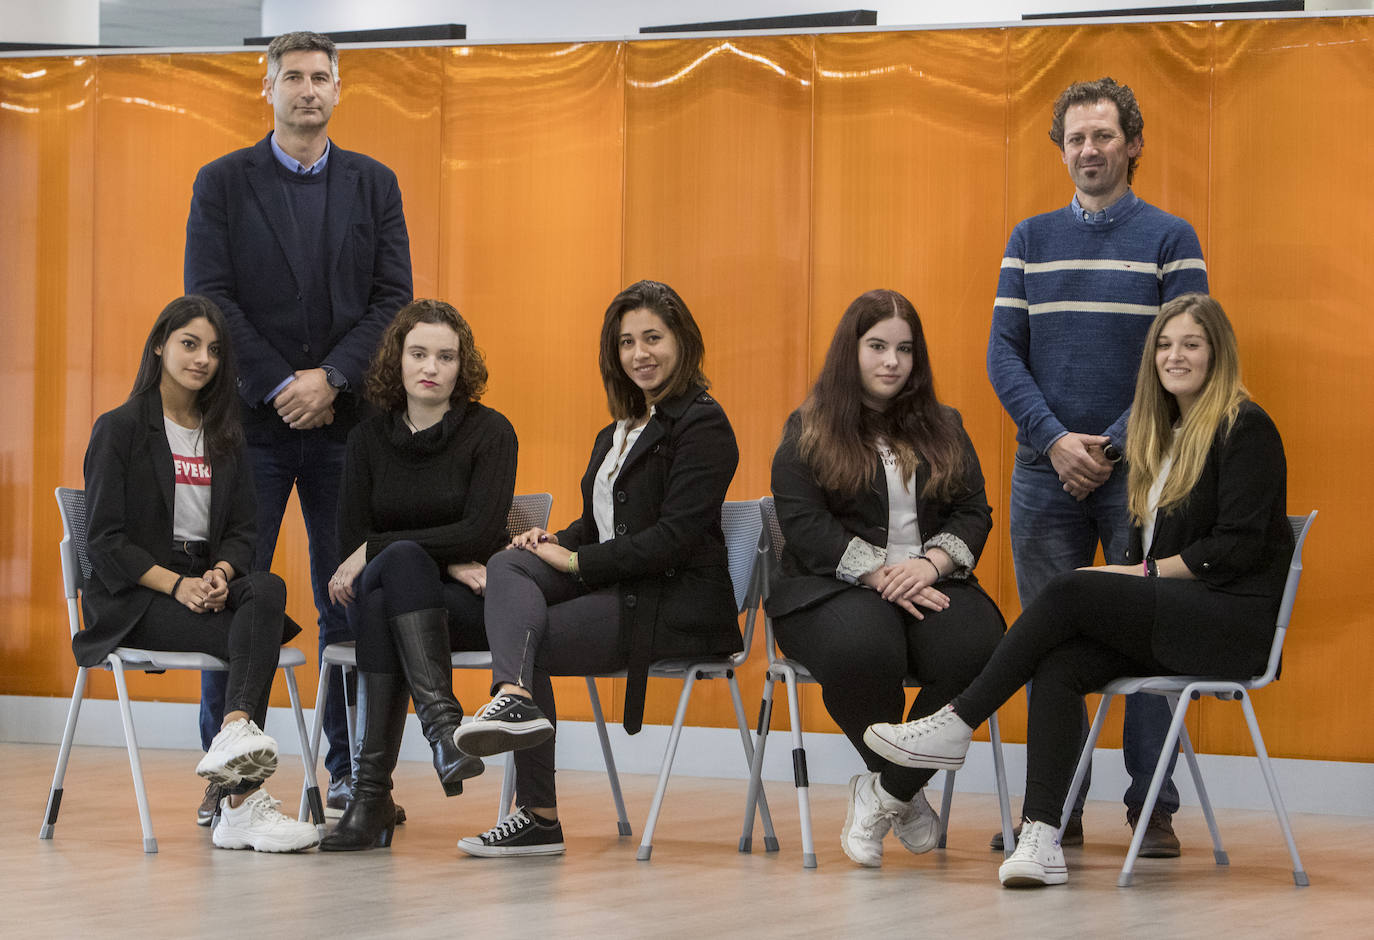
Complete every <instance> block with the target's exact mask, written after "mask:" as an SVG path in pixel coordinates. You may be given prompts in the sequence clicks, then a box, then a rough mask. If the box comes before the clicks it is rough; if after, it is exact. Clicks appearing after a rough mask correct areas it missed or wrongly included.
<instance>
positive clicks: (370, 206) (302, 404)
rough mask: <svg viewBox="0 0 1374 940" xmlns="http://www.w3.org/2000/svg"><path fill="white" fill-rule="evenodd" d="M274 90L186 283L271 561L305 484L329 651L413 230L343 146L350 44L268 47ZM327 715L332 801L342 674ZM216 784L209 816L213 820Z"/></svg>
mask: <svg viewBox="0 0 1374 940" xmlns="http://www.w3.org/2000/svg"><path fill="white" fill-rule="evenodd" d="M262 87H263V94H264V96H265V97H266V98H267V102H268V104H270V105H271V106H272V112H273V115H274V118H275V120H274V125H273V130H272V133H270V134H268V135H267V137H266V138H265V139H263V140H261V141H259V142H258V143H257V144H256V145H255V146H252V147H248V148H245V149H243V150H236V151H234V152H233V153H230V154H227V155H226V156H223V157H221V158H219V159H218V160H215V161H214V162H212V163H209V164H207V165H206V166H204V167H202V168H201V171H200V173H199V174H198V175H197V177H196V182H195V187H194V189H193V191H192V196H191V212H190V216H189V218H188V219H187V221H186V268H185V281H186V290H187V291H188V292H191V293H198V294H204V295H206V296H208V297H210V298H211V299H213V300H214V301H215V303H216V304H218V305H219V307H220V309H221V310H223V311H224V314H225V317H226V319H227V320H228V324H229V332H230V334H231V335H232V337H233V342H234V348H235V350H236V351H237V353H238V366H239V369H238V373H239V379H238V392H239V399H240V404H241V406H242V413H243V426H244V432H245V435H246V437H247V440H248V455H249V461H250V463H251V466H252V469H253V476H254V481H255V488H256V490H257V500H258V510H257V513H258V518H257V528H258V545H257V559H256V567H258V568H259V569H263V570H265V569H268V568H270V567H271V564H272V555H273V552H274V551H275V549H276V544H277V533H278V530H279V529H280V527H281V521H282V516H283V514H284V513H285V511H286V503H287V500H288V499H289V498H290V495H291V490H292V487H295V489H296V492H297V495H298V496H299V498H300V504H301V512H302V514H303V515H304V517H305V526H306V532H307V535H308V537H309V540H310V581H311V585H312V587H313V589H314V594H315V607H316V609H317V610H318V611H319V643H320V649H324V647H325V646H326V645H327V644H329V643H333V642H338V641H340V640H346V639H351V638H352V637H351V635H350V632H349V628H348V623H347V620H346V619H345V617H344V614H343V611H342V610H341V609H340V608H338V607H337V606H335V605H334V604H332V603H330V600H329V594H328V582H329V578H330V576H331V575H332V574H333V573H334V571H335V569H337V568H338V566H339V545H338V538H337V535H336V532H335V520H336V515H337V511H338V495H339V481H340V478H341V476H342V473H343V463H344V447H345V440H346V438H347V437H348V432H349V430H350V429H352V427H353V426H354V425H355V424H356V423H357V421H358V417H359V414H358V412H359V409H360V407H361V398H360V396H361V393H362V388H363V372H364V370H365V369H366V368H367V365H368V362H369V360H370V359H371V356H372V353H373V350H374V349H375V348H376V346H377V342H378V339H379V338H380V337H381V334H382V331H383V330H384V329H385V328H386V326H387V324H388V323H389V322H390V321H391V318H392V315H393V314H395V312H396V311H397V310H398V309H400V307H401V306H403V305H404V304H406V303H408V302H409V301H410V299H411V278H410V242H409V238H408V237H407V235H406V223H405V214H404V212H403V211H402V208H401V191H400V187H399V186H398V184H397V182H396V174H395V173H393V172H392V171H391V170H389V169H387V168H386V167H385V166H383V165H382V164H380V163H378V162H377V161H376V160H373V159H371V158H370V157H366V156H364V155H362V154H359V153H352V152H350V151H347V150H344V149H342V148H340V147H337V146H334V144H333V143H332V142H331V141H330V140H329V136H328V134H327V133H326V131H327V128H328V126H329V118H330V115H331V114H332V113H333V110H334V106H335V105H336V104H337V103H338V101H339V89H340V81H339V55H338V52H337V50H336V49H335V47H334V43H333V42H331V41H330V40H329V38H328V37H326V36H321V35H319V34H318V33H307V32H299V33H287V34H285V35H282V36H278V37H277V38H276V39H274V40H273V41H272V44H271V45H270V46H268V49H267V75H266V77H265V78H264V79H263V83H262ZM332 681H333V682H334V688H332V689H331V694H330V696H329V704H328V706H327V707H326V711H325V715H324V730H325V734H326V736H327V737H328V738H329V749H328V752H327V754H326V756H325V766H326V767H327V768H328V769H329V777H330V782H329V803H330V804H331V808H332V809H341V808H342V806H343V804H344V803H345V802H346V801H347V799H348V795H349V789H350V780H351V772H350V767H349V751H348V728H347V721H346V718H345V711H344V696H343V690H342V687H341V684H340V683H339V680H338V678H337V673H336V674H335V677H334V679H333V680H332ZM223 700H224V690H223V679H222V677H221V674H220V673H204V674H203V675H202V680H201V720H200V727H201V739H202V743H203V744H204V743H206V742H208V741H209V740H210V737H209V736H207V734H209V735H210V736H212V735H213V731H212V729H218V728H219V724H220V718H219V715H218V714H217V713H218V712H219V711H220V710H221V709H222V708H223ZM213 796H214V794H212V793H210V792H208V791H207V794H206V797H207V798H206V800H205V801H204V802H202V804H201V812H200V814H198V820H197V821H198V822H200V823H201V825H206V824H208V822H209V820H210V816H211V815H213V803H212V801H211V799H212V797H213Z"/></svg>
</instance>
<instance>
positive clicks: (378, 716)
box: [320, 670, 410, 852]
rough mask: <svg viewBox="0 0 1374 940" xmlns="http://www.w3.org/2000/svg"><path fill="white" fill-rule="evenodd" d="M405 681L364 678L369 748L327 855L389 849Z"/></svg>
mask: <svg viewBox="0 0 1374 940" xmlns="http://www.w3.org/2000/svg"><path fill="white" fill-rule="evenodd" d="M409 699H410V696H409V695H408V694H407V692H406V686H405V680H404V679H403V678H402V677H401V676H398V675H393V674H391V673H385V672H362V671H361V670H360V671H359V673H358V702H359V711H360V712H361V714H362V724H363V743H362V745H361V746H360V747H359V748H358V765H357V766H358V769H357V773H356V775H355V776H354V779H353V799H352V800H350V801H349V804H348V809H346V810H344V814H343V818H342V819H340V820H339V824H338V825H337V826H335V827H334V830H333V831H332V832H330V833H329V835H327V836H325V837H324V839H323V840H321V842H320V850H321V851H324V852H356V851H359V850H360V849H370V848H373V847H376V848H385V847H386V846H388V845H390V844H391V835H392V832H393V831H394V830H395V828H396V804H395V803H394V802H392V799H391V772H392V771H393V770H395V769H396V758H397V755H399V754H400V751H401V735H402V734H403V733H404V732H405V726H406V703H407V702H408V701H409Z"/></svg>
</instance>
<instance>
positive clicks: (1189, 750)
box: [1170, 696, 1231, 865]
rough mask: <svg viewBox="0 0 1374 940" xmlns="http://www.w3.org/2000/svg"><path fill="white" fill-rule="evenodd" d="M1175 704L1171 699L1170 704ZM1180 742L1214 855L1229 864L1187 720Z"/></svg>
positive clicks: (1181, 731)
mask: <svg viewBox="0 0 1374 940" xmlns="http://www.w3.org/2000/svg"><path fill="white" fill-rule="evenodd" d="M1174 698H1177V696H1175V697H1174ZM1173 704H1174V703H1173V702H1172V701H1171V702H1170V705H1173ZM1178 742H1179V744H1180V746H1182V748H1183V758H1184V760H1186V761H1187V762H1188V771H1189V773H1191V774H1192V775H1193V786H1194V788H1196V790H1197V798H1198V802H1199V803H1201V804H1202V815H1203V817H1204V818H1205V819H1206V820H1207V829H1208V830H1209V831H1210V832H1211V833H1212V857H1213V858H1215V859H1216V861H1217V864H1218V865H1229V864H1231V860H1230V858H1228V857H1227V855H1226V849H1225V848H1224V847H1223V846H1222V844H1221V830H1220V829H1219V828H1217V817H1216V814H1214V813H1213V812H1212V801H1211V800H1210V799H1209V798H1208V796H1207V785H1206V784H1204V783H1203V782H1202V768H1201V767H1199V766H1198V763H1197V755H1196V754H1194V753H1193V742H1192V739H1191V738H1189V737H1188V725H1187V723H1186V722H1185V723H1184V725H1183V727H1181V728H1179V729H1178Z"/></svg>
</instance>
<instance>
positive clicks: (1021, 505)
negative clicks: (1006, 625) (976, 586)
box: [1009, 444, 1178, 814]
mask: <svg viewBox="0 0 1374 940" xmlns="http://www.w3.org/2000/svg"><path fill="white" fill-rule="evenodd" d="M1009 515H1010V524H1011V554H1012V561H1013V563H1014V564H1015V566H1016V592H1017V594H1018V595H1019V596H1020V598H1021V608H1022V609H1023V610H1024V609H1025V608H1027V607H1029V606H1030V603H1031V601H1033V600H1035V598H1036V596H1037V595H1038V594H1039V593H1040V592H1041V591H1042V590H1044V588H1045V586H1046V585H1047V584H1049V583H1050V581H1051V580H1052V579H1053V578H1054V577H1055V575H1058V574H1061V573H1063V572H1065V571H1072V570H1073V569H1074V568H1081V567H1083V566H1084V565H1091V564H1092V563H1093V554H1094V552H1095V551H1096V549H1097V544H1098V542H1101V543H1102V555H1103V557H1104V558H1105V559H1106V561H1107V563H1108V564H1114V565H1119V564H1123V563H1124V562H1125V556H1126V548H1127V545H1128V540H1129V539H1130V532H1131V524H1130V519H1129V516H1128V515H1127V512H1126V468H1125V467H1117V468H1116V469H1115V470H1114V471H1113V472H1112V475H1111V476H1110V477H1109V478H1108V479H1107V482H1106V483H1104V484H1102V485H1101V486H1100V487H1098V488H1097V489H1096V490H1094V491H1093V492H1092V493H1090V494H1088V497H1087V499H1084V500H1083V501H1082V502H1079V501H1078V500H1076V499H1074V498H1073V497H1072V496H1070V495H1069V494H1068V493H1066V492H1064V484H1062V483H1061V482H1059V475H1058V474H1057V473H1055V471H1054V466H1053V464H1051V463H1050V458H1049V457H1045V456H1036V454H1035V452H1034V451H1033V450H1032V449H1031V448H1030V447H1027V446H1026V445H1024V444H1020V445H1018V446H1017V448H1016V463H1015V465H1014V467H1013V468H1012V472H1011V512H1010V514H1009ZM1031 694H1033V693H1031ZM1171 717H1172V716H1171V714H1170V712H1169V706H1168V703H1167V702H1165V700H1164V699H1163V698H1162V697H1160V696H1158V695H1128V696H1126V719H1125V725H1124V729H1123V733H1122V744H1121V751H1122V755H1123V757H1124V758H1125V763H1126V773H1128V774H1130V776H1131V784H1130V786H1129V787H1128V788H1127V790H1126V795H1125V797H1124V798H1123V802H1124V803H1125V804H1126V805H1127V806H1141V805H1143V804H1144V802H1145V795H1146V793H1147V792H1148V791H1149V789H1150V778H1151V777H1152V776H1154V771H1155V762H1156V761H1158V760H1159V752H1160V750H1161V749H1162V748H1163V747H1164V739H1165V737H1166V736H1167V735H1168V733H1169V722H1170V719H1171ZM1082 733H1083V737H1084V738H1085V739H1086V738H1087V733H1088V713H1087V709H1086V707H1085V708H1084V710H1083V732H1082ZM1177 762H1178V754H1177V752H1175V754H1174V756H1173V758H1172V759H1171V760H1170V762H1169V772H1168V775H1167V776H1166V777H1165V779H1164V786H1163V788H1162V789H1161V790H1160V791H1159V802H1158V805H1159V808H1160V809H1162V810H1164V811H1165V812H1168V813H1171V814H1172V813H1174V812H1176V811H1177V810H1178V789H1177V788H1176V787H1175V786H1174V781H1173V774H1174V765H1175V764H1176V763H1177ZM1089 771H1090V772H1091V767H1090V768H1089ZM1091 782H1092V777H1091V773H1090V774H1089V776H1088V777H1087V778H1085V779H1084V781H1083V787H1082V789H1080V790H1079V793H1078V800H1077V802H1076V804H1075V805H1074V813H1075V814H1079V813H1082V812H1083V801H1084V799H1086V798H1087V793H1088V785H1089V784H1090V783H1091Z"/></svg>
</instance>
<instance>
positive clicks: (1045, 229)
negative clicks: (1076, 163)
mask: <svg viewBox="0 0 1374 940" xmlns="http://www.w3.org/2000/svg"><path fill="white" fill-rule="evenodd" d="M1190 291H1200V292H1203V293H1206V291H1207V266H1206V264H1204V262H1203V260H1202V246H1201V245H1200V244H1199V243H1198V238H1197V233H1195V232H1194V231H1193V227H1192V226H1191V225H1189V224H1188V223H1187V222H1186V221H1184V220H1183V219H1180V218H1178V217H1177V216H1173V215H1170V214H1169V213H1167V212H1164V211H1162V210H1160V209H1157V208H1155V207H1154V206H1152V205H1150V204H1149V203H1147V202H1145V201H1144V200H1143V199H1139V198H1137V197H1135V196H1134V195H1133V194H1131V193H1129V192H1128V193H1127V195H1126V196H1124V197H1123V198H1122V199H1120V200H1118V202H1117V203H1116V204H1115V205H1113V206H1112V207H1111V209H1109V210H1108V219H1107V220H1106V221H1103V222H1094V223H1089V222H1085V221H1083V219H1082V218H1080V217H1079V216H1078V215H1077V214H1076V213H1075V212H1073V211H1072V209H1070V208H1069V207H1068V206H1066V207H1064V208H1063V209H1058V210H1056V211H1054V212H1046V213H1044V214H1043V215H1037V216H1032V217H1031V218H1029V219H1026V220H1025V221H1023V222H1022V223H1021V224H1019V225H1017V226H1016V228H1015V229H1014V230H1013V231H1012V233H1011V239H1010V240H1009V241H1008V242H1007V250H1006V255H1005V257H1003V259H1002V273H1001V277H1000V278H999V280H998V283H997V300H996V303H995V306H994V309H993V314H992V333H991V336H990V337H989V339H988V377H989V378H990V379H991V380H992V386H993V388H994V389H995V390H996V392H997V397H998V398H1000V399H1001V400H1002V406H1003V407H1004V408H1006V410H1007V414H1009V415H1010V416H1011V418H1012V420H1013V421H1015V422H1016V439H1017V440H1018V441H1020V442H1021V443H1023V444H1028V445H1029V446H1031V447H1032V448H1034V449H1035V451H1036V453H1037V454H1043V453H1046V452H1047V451H1048V450H1049V447H1050V445H1051V444H1053V443H1054V442H1055V441H1056V440H1057V439H1059V438H1060V437H1062V436H1063V435H1064V434H1065V433H1066V432H1068V431H1073V432H1076V433H1079V434H1105V435H1107V436H1109V437H1110V438H1111V439H1112V440H1113V441H1114V442H1115V443H1117V444H1118V445H1121V444H1122V443H1124V441H1125V438H1126V418H1127V416H1128V414H1129V411H1130V407H1131V399H1132V397H1133V395H1134V393H1135V378H1136V371H1137V369H1138V368H1139V367H1140V354H1141V347H1142V346H1143V345H1144V342H1145V334H1146V333H1147V332H1148V331H1149V328H1150V321H1151V319H1152V318H1153V317H1154V315H1155V314H1156V313H1158V312H1159V308H1160V305H1161V304H1163V303H1164V302H1165V301H1167V300H1170V299H1172V298H1174V297H1176V296H1178V295H1179V294H1185V293H1188V292H1190Z"/></svg>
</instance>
